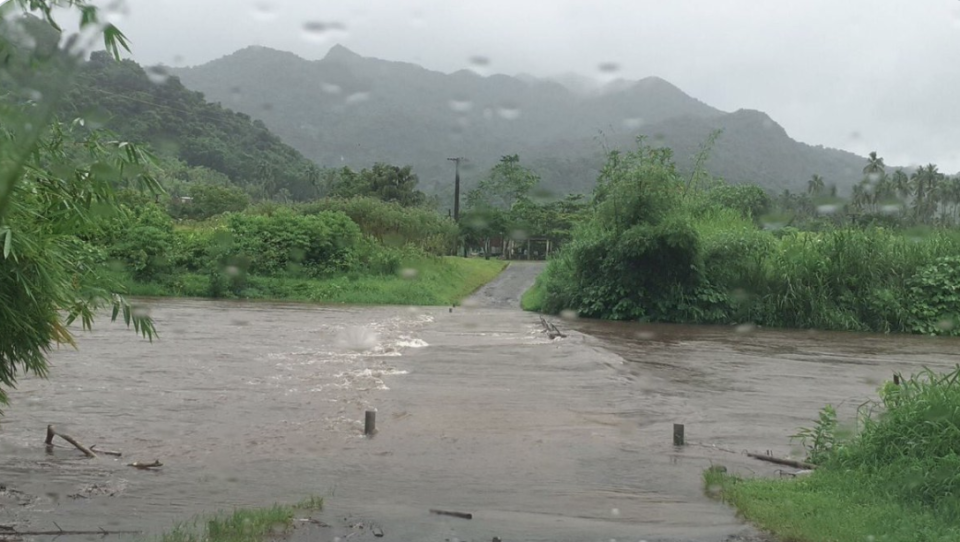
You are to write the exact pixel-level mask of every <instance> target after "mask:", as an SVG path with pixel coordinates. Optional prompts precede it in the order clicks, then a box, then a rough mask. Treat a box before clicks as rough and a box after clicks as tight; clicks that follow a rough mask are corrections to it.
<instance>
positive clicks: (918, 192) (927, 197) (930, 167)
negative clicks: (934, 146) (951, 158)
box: [910, 164, 945, 222]
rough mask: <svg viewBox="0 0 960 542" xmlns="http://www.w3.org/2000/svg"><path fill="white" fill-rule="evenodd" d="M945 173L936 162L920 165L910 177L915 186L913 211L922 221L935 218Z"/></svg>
mask: <svg viewBox="0 0 960 542" xmlns="http://www.w3.org/2000/svg"><path fill="white" fill-rule="evenodd" d="M944 177H945V176H944V174H943V173H940V171H938V170H937V166H936V165H935V164H927V166H926V167H924V166H920V167H919V168H917V171H915V172H914V173H913V175H912V176H911V177H910V181H911V184H912V187H913V194H914V199H913V212H914V214H915V215H916V217H917V219H919V220H920V221H921V222H929V221H931V220H933V218H934V215H935V214H936V211H937V208H938V207H939V205H940V196H941V191H940V185H941V181H942V180H943V179H944Z"/></svg>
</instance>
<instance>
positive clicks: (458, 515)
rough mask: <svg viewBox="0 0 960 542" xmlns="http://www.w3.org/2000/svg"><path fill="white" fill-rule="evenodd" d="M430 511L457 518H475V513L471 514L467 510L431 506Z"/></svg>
mask: <svg viewBox="0 0 960 542" xmlns="http://www.w3.org/2000/svg"><path fill="white" fill-rule="evenodd" d="M430 513H431V514H437V515H438V516H453V517H455V518H461V519H473V514H469V513H466V512H451V511H449V510H437V509H434V508H431V509H430Z"/></svg>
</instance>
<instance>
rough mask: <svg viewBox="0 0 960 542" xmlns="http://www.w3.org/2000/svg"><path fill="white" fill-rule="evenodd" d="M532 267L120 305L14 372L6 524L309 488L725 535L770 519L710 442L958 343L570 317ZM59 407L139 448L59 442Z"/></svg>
mask: <svg viewBox="0 0 960 542" xmlns="http://www.w3.org/2000/svg"><path fill="white" fill-rule="evenodd" d="M535 271H536V269H535V268H534V267H519V266H518V267H512V268H510V269H508V271H507V272H506V273H507V274H506V275H505V276H504V277H502V278H501V279H500V280H499V281H498V282H497V283H495V284H492V285H491V286H490V289H487V290H486V291H481V292H478V295H477V296H476V297H475V299H479V300H480V301H479V302H472V303H465V304H464V307H461V308H456V309H453V310H452V312H451V311H450V310H449V309H448V308H427V309H411V308H406V307H378V308H342V307H337V308H330V307H317V306H309V305H284V304H274V303H236V302H215V301H191V300H162V301H152V302H151V307H152V314H153V316H154V317H155V319H156V321H157V324H158V327H159V328H160V330H161V333H162V335H161V338H160V340H159V341H156V342H154V343H153V344H150V343H148V342H146V341H143V340H140V339H139V338H137V337H136V336H134V334H133V333H132V332H130V331H127V330H126V329H123V328H122V326H118V325H110V324H107V323H101V324H100V325H99V326H97V330H96V331H95V332H92V333H88V334H83V335H81V337H80V341H79V344H80V350H79V351H71V350H61V351H58V352H55V353H54V354H53V355H52V357H51V359H52V361H53V364H54V367H53V370H52V371H51V377H50V380H48V381H42V380H38V379H35V378H27V379H25V380H23V382H22V384H21V386H20V388H19V389H18V390H16V391H14V392H13V393H12V394H11V399H12V401H13V404H12V405H11V406H10V407H9V408H8V409H7V412H6V417H5V418H4V419H3V423H2V425H0V484H4V485H6V486H8V487H10V488H16V489H17V490H20V491H22V492H24V494H26V495H28V496H32V497H33V499H32V500H31V501H30V502H29V505H28V506H20V503H18V502H11V501H12V500H15V499H13V498H12V497H10V496H9V495H7V496H6V499H5V500H3V502H2V503H0V504H2V505H3V508H2V509H0V524H10V523H18V525H19V526H20V527H22V528H23V527H26V526H29V527H31V528H35V529H47V528H52V529H55V528H56V527H54V522H56V524H58V525H60V526H62V527H63V528H65V529H79V528H94V529H95V528H98V527H104V528H108V529H110V528H112V529H129V528H145V529H149V530H151V531H154V532H155V531H158V530H161V529H165V528H169V527H170V526H171V525H173V523H174V522H176V521H179V520H184V519H187V518H189V517H190V516H192V515H193V514H196V513H199V512H210V511H215V510H218V509H224V508H231V507H234V506H259V505H265V504H269V503H272V502H275V501H281V502H291V501H297V500H299V499H301V498H303V497H305V496H307V495H311V494H313V495H320V496H324V497H326V498H327V504H328V509H327V510H326V511H325V512H324V514H323V516H324V517H325V518H326V519H327V521H328V522H329V523H334V522H336V521H341V522H342V520H343V519H344V518H347V519H350V520H352V519H358V520H364V521H375V522H376V523H378V524H379V525H381V526H382V528H383V529H384V531H385V533H386V536H385V537H384V538H383V540H429V541H433V540H436V541H446V540H454V539H457V540H491V538H492V537H493V536H499V537H501V538H502V539H503V540H505V541H512V540H543V541H546V540H561V541H562V540H570V541H574V540H577V541H582V540H610V539H616V540H648V541H654V540H678V541H679V540H683V541H721V540H725V539H727V537H729V536H730V535H744V534H749V533H751V532H752V531H751V530H750V529H749V528H748V527H745V526H744V525H742V524H741V523H740V522H739V521H738V520H737V519H736V518H735V517H734V515H733V513H732V512H731V511H730V510H729V509H727V508H726V507H724V506H722V505H719V504H717V503H715V502H713V501H711V500H709V499H707V498H706V497H704V496H703V492H702V489H701V483H700V473H701V471H702V469H704V468H705V467H707V466H709V465H710V464H711V462H712V463H720V464H724V465H727V466H728V467H730V468H731V469H733V470H740V471H743V472H750V471H753V472H756V473H773V472H774V471H775V470H776V469H777V467H776V466H774V465H768V464H763V463H760V462H756V461H754V460H750V459H747V458H746V457H745V456H743V455H741V454H739V453H737V452H740V451H742V450H750V451H764V450H772V451H773V452H774V453H775V454H777V455H788V454H790V453H791V452H794V451H795V450H793V449H791V447H790V445H789V442H788V438H787V437H788V436H789V435H790V434H792V433H793V432H795V430H796V428H797V427H798V426H801V425H808V424H809V422H810V420H812V419H813V418H815V417H816V415H817V411H818V410H819V409H820V408H821V407H822V406H824V405H825V404H826V403H833V404H835V405H836V404H839V403H842V405H841V406H840V408H839V413H840V415H841V417H844V418H846V419H852V416H853V413H854V412H855V409H856V405H858V404H860V403H862V402H863V401H865V400H866V399H868V398H870V397H872V395H873V393H874V390H875V388H876V387H877V386H878V385H879V384H880V382H881V380H882V379H884V378H889V376H890V375H891V373H892V372H893V371H894V370H899V371H903V372H910V371H913V370H917V369H919V368H920V367H921V366H922V365H927V366H930V367H932V368H945V367H948V366H952V365H953V364H955V363H956V362H957V361H958V357H957V356H956V355H955V354H954V352H956V351H957V346H958V345H960V343H958V342H957V341H956V340H946V339H929V338H923V337H899V336H894V337H885V336H878V335H856V334H846V333H844V334H836V333H821V332H817V333H809V332H805V331H770V330H756V329H739V330H738V329H734V328H709V327H694V326H641V325H637V324H617V323H609V322H590V321H573V322H566V321H557V323H558V325H559V326H560V327H561V329H562V330H563V331H564V332H566V333H567V334H568V337H567V338H565V339H561V340H556V341H550V340H549V339H548V338H547V337H546V336H545V335H544V334H542V333H541V332H540V324H539V321H538V317H537V316H536V315H534V314H529V313H523V312H521V311H519V310H517V309H515V308H510V307H508V306H507V305H509V304H510V303H509V302H510V300H514V299H517V298H518V297H519V292H516V291H513V290H516V288H518V287H519V285H525V284H528V283H529V282H530V281H531V280H532V278H531V277H532V276H535ZM498 300H499V301H498ZM371 408H372V409H376V410H377V411H378V415H377V426H378V429H379V433H378V434H377V435H376V436H375V437H374V438H372V439H366V438H364V437H363V436H362V420H363V412H364V410H366V409H371ZM48 423H53V424H56V425H57V426H58V427H59V428H60V429H61V430H62V431H64V432H66V433H68V434H70V435H72V436H74V437H77V438H78V439H80V440H81V441H82V442H84V443H85V444H87V445H92V444H97V445H98V446H99V447H102V448H105V449H120V450H122V451H123V452H124V457H123V459H122V460H113V459H110V458H100V459H96V460H86V459H82V456H79V454H78V453H76V452H75V451H74V450H70V449H58V450H57V451H56V453H55V454H54V455H53V456H48V455H46V454H45V452H44V449H43V446H42V440H43V437H44V433H45V427H46V425H47V424H48ZM673 423H684V424H685V425H686V434H687V441H688V443H689V445H688V446H686V447H684V448H682V449H675V448H674V447H673V446H672V443H671V430H672V424H673ZM153 459H159V460H161V461H163V463H164V465H165V466H164V467H163V469H162V470H161V471H159V472H144V471H137V470H134V469H131V468H129V467H126V466H124V464H125V463H127V462H130V461H152V460H153ZM430 508H441V509H448V510H458V511H464V512H471V513H473V514H474V519H473V520H469V521H467V520H462V519H457V518H446V517H441V516H433V515H430V514H429V513H428V509H430ZM334 535H335V533H334V532H333V531H331V532H330V536H329V539H330V540H332V539H333V537H334ZM354 539H356V538H354Z"/></svg>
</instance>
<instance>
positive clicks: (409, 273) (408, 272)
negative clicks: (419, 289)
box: [400, 267, 417, 279]
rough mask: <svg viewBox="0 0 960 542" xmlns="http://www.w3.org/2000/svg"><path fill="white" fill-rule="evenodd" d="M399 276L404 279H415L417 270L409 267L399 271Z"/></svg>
mask: <svg viewBox="0 0 960 542" xmlns="http://www.w3.org/2000/svg"><path fill="white" fill-rule="evenodd" d="M400 276H401V277H403V278H405V279H415V278H417V270H416V269H413V268H410V267H408V268H405V269H401V270H400Z"/></svg>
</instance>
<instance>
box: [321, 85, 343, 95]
mask: <svg viewBox="0 0 960 542" xmlns="http://www.w3.org/2000/svg"><path fill="white" fill-rule="evenodd" d="M320 90H322V91H324V92H326V93H327V94H340V91H342V90H343V89H342V88H340V85H335V84H333V83H320Z"/></svg>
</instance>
